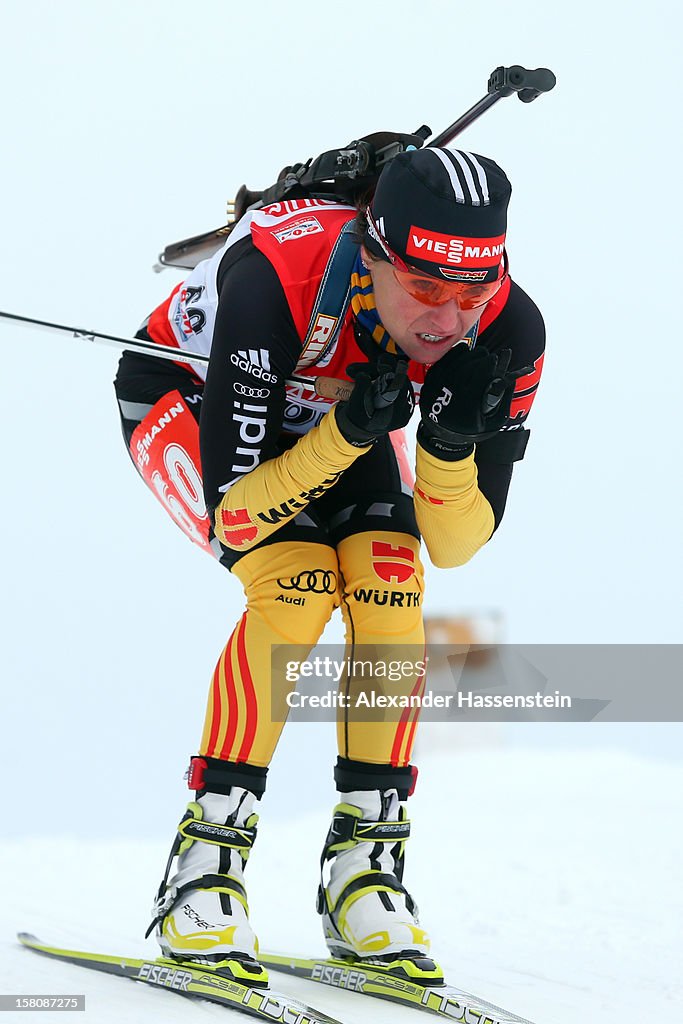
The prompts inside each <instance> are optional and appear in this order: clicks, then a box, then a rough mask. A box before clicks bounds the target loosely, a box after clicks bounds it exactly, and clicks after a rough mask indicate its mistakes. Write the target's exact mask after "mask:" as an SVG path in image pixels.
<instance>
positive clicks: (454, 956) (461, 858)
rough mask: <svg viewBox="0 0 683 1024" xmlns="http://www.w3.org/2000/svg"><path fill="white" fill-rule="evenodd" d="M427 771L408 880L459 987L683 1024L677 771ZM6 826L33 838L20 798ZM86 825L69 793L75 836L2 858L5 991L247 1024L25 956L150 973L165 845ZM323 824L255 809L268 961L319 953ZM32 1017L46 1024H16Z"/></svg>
mask: <svg viewBox="0 0 683 1024" xmlns="http://www.w3.org/2000/svg"><path fill="white" fill-rule="evenodd" d="M421 763H422V767H421V774H420V784H419V787H418V792H417V793H416V795H415V796H414V797H413V799H412V801H411V805H410V809H411V817H412V819H413V821H414V838H413V839H411V842H410V846H409V850H408V860H407V869H406V882H407V884H408V887H409V888H410V889H411V890H412V891H413V893H414V895H415V896H416V898H417V899H418V902H419V904H420V907H421V913H422V921H423V923H424V924H425V925H426V926H427V927H428V928H429V929H430V932H431V934H432V939H433V949H434V951H435V953H436V954H437V955H438V957H439V959H440V960H441V962H442V963H443V965H444V967H445V968H446V972H447V975H448V977H449V979H450V980H451V982H452V983H453V984H456V985H459V986H460V987H462V988H464V989H466V990H468V991H471V992H475V993H479V994H481V996H482V997H484V998H488V999H489V1000H491V1001H492V1002H494V1003H498V1004H499V1005H501V1006H503V1007H506V1008H508V1009H509V1010H512V1011H513V1012H516V1013H518V1014H520V1015H522V1016H526V1017H528V1018H530V1020H532V1021H534V1022H537V1024H575V1022H577V1021H582V1022H591V1024H592V1022H601V1024H602V1022H604V1024H610V1022H615V1024H616V1022H619V1024H631V1022H636V1021H645V1020H648V1021H649V1020H653V1021H654V1020H657V1021H674V1020H681V1019H683V1016H682V1015H683V998H682V997H683V985H682V984H681V978H680V965H681V920H683V892H682V889H681V873H680V852H679V851H680V841H681V822H682V821H683V813H682V812H683V806H681V805H682V804H683V797H682V794H683V765H681V764H680V763H672V762H668V763H667V762H660V761H658V760H656V759H647V758H643V757H640V756H635V755H630V754H627V753H624V752H620V751H614V750H608V749H606V750H604V751H599V752H596V751H566V750H565V751H561V752H548V751H525V750H514V749H511V750H510V749H508V750H505V749H488V750H484V749H475V750H471V751H467V752H462V753H459V754H457V755H451V754H448V753H446V752H443V751H439V752H437V753H435V754H433V755H432V756H431V757H429V756H423V757H422V758H421ZM445 792H447V793H448V798H447V799H444V793H445ZM129 805H130V812H131V815H132V816H133V818H138V817H140V816H143V815H144V812H145V808H144V800H143V797H142V795H140V796H139V797H136V796H135V795H131V796H130V798H129ZM178 810H179V812H180V810H181V808H179V809H178ZM6 813H17V814H22V815H29V816H32V815H35V820H36V824H37V825H38V823H39V820H40V807H39V803H31V804H29V803H27V802H25V801H23V799H22V798H21V796H20V795H19V797H18V799H17V804H16V807H15V808H12V809H8V810H6ZM81 813H82V812H81V809H80V808H79V805H78V794H77V792H76V793H74V794H73V795H72V797H71V798H67V797H66V794H65V805H64V831H65V838H54V837H50V838H44V837H40V836H39V835H37V836H36V838H34V839H30V840H28V839H22V840H16V841H11V840H10V841H5V843H4V844H3V845H2V846H1V847H0V869H1V870H2V878H3V887H2V900H1V903H0V946H1V950H2V955H1V957H0V992H3V993H29V992H33V993H43V994H74V993H80V992H82V993H85V996H86V1015H87V1016H85V1020H86V1021H90V1022H93V1024H100V1022H102V1024H109V1022H116V1024H120V1022H121V1021H123V1020H125V1021H133V1022H137V1021H181V1020H182V1021H184V1022H192V1021H201V1020H210V1019H213V1018H215V1019H216V1020H220V1019H222V1020H228V1019H233V1018H234V1019H235V1020H237V1019H241V1020H245V1019H247V1018H244V1017H243V1016H242V1015H239V1014H236V1013H234V1012H233V1011H231V1010H225V1009H223V1008H221V1007H216V1006H211V1005H210V1004H208V1003H195V1002H193V1003H188V1002H187V1001H186V1000H182V999H178V998H177V996H174V995H172V994H170V993H165V992H162V991H159V990H154V989H151V988H147V987H145V986H143V985H134V984H133V983H132V982H129V981H126V980H123V979H117V978H110V977H107V976H105V975H98V974H94V973H91V972H89V971H85V970H83V969H81V968H78V967H74V966H71V965H63V964H58V963H56V962H53V961H50V960H47V959H45V958H43V957H38V956H36V955H35V954H34V953H31V952H30V951H27V950H24V949H22V948H20V947H19V946H18V945H17V944H16V940H15V933H16V932H17V931H20V930H26V931H33V932H34V933H35V934H37V935H38V937H39V938H41V939H43V940H44V941H46V942H54V943H55V944H59V943H61V944H64V945H66V946H71V948H76V949H77V948H83V949H93V950H95V949H96V950H99V951H101V952H107V953H120V954H126V955H131V956H135V955H138V956H150V955H155V954H154V949H155V947H154V943H153V942H152V941H151V940H150V941H148V942H145V940H144V939H143V938H142V935H143V933H144V930H145V928H146V925H147V923H148V918H147V912H148V907H149V905H150V903H151V897H152V894H153V891H154V889H155V887H156V885H157V884H158V881H159V877H160V874H161V871H162V868H163V865H164V863H165V859H166V855H167V852H168V847H169V844H170V841H171V832H172V827H169V833H168V835H164V836H160V837H159V838H158V841H157V840H155V841H153V842H150V841H144V842H143V841H135V840H134V839H129V838H128V839H120V840H115V841H102V840H98V841H90V842H89V841H86V840H83V839H75V838H68V837H67V836H66V833H68V831H69V827H70V818H71V819H72V820H74V819H73V818H72V816H77V815H80V814H81ZM86 814H87V812H86ZM327 817H328V815H327V813H326V812H325V813H323V812H319V811H316V812H314V813H310V812H309V813H307V814H306V815H305V816H301V817H296V818H293V819H291V820H290V821H283V820H282V819H280V818H279V817H278V818H269V814H268V807H267V798H266V800H265V801H264V802H263V805H262V818H261V828H260V834H259V840H258V843H257V846H256V848H255V851H254V854H253V856H252V859H251V861H250V864H249V875H248V880H249V883H250V904H251V908H252V919H253V922H254V924H255V926H256V929H257V932H258V934H259V935H260V938H261V943H262V946H263V948H269V949H274V950H277V951H287V950H289V951H293V952H302V953H309V954H314V953H315V952H316V951H318V952H322V951H323V946H322V941H321V937H320V932H319V923H318V918H317V915H316V914H315V911H314V906H313V904H314V894H315V889H316V884H317V862H318V852H319V849H320V846H321V843H322V840H323V837H324V835H325V832H326V829H327V825H328V820H327ZM82 825H83V822H82V820H81V823H80V827H81V828H82ZM169 826H171V823H169ZM272 981H273V987H278V988H280V989H281V990H283V991H288V992H290V993H291V994H293V995H297V996H298V997H299V998H301V999H304V1000H309V1001H310V1002H312V1003H313V1004H314V1005H317V1006H318V1007H319V1008H320V1009H322V1010H327V1011H328V1012H329V1013H331V1014H332V1015H333V1016H338V1017H339V1018H340V1019H342V1020H343V1021H349V1022H351V1021H354V1022H359V1024H364V1022H370V1021H372V1022H373V1024H385V1022H387V1024H388V1022H389V1021H392V1022H398V1024H403V1022H406V1024H407V1022H408V1021H409V1020H412V1021H413V1024H416V1021H417V1020H425V1021H426V1020H427V1019H429V1018H427V1017H426V1016H425V1017H418V1016H417V1015H416V1011H411V1010H405V1009H403V1008H399V1007H394V1006H393V1005H392V1004H389V1003H382V1002H380V1001H377V1000H373V1001H370V1000H364V999H363V998H362V997H360V996H355V995H353V994H352V993H347V992H339V991H336V990H334V989H330V988H327V987H324V986H320V985H314V984H312V983H308V982H304V981H301V980H298V979H293V978H287V977H285V976H284V975H282V976H281V975H276V974H273V976H272ZM34 1017H35V1018H36V1019H37V1020H40V1021H41V1022H42V1024H45V1022H46V1020H47V1019H49V1015H46V1013H44V1012H41V1013H40V1014H37V1013H35V1012H33V1013H32V1012H24V1013H22V1016H21V1018H20V1019H21V1020H31V1019H32V1018H34ZM10 1019H12V1018H11V1017H10ZM79 1019H80V1018H79Z"/></svg>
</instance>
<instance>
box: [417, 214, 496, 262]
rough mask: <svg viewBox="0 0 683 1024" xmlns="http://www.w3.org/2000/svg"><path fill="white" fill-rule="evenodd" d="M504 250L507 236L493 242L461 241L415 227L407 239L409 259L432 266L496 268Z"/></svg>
mask: <svg viewBox="0 0 683 1024" xmlns="http://www.w3.org/2000/svg"><path fill="white" fill-rule="evenodd" d="M504 249H505V235H496V236H495V237H494V238H459V237H455V236H453V235H444V234H441V233H440V232H438V231H427V230H426V229H425V228H418V227H415V225H414V224H413V225H412V226H411V228H410V233H409V235H408V245H407V247H406V252H407V254H408V256H413V257H417V259H420V260H427V261H428V262H429V263H450V264H453V263H456V264H457V263H466V264H467V266H468V267H497V266H498V264H499V263H500V260H501V256H502V255H503V251H504Z"/></svg>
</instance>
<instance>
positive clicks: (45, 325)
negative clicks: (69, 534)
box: [0, 311, 354, 401]
mask: <svg viewBox="0 0 683 1024" xmlns="http://www.w3.org/2000/svg"><path fill="white" fill-rule="evenodd" d="M0 319H1V320H4V321H7V322H9V321H11V322H12V323H17V324H20V325H21V326H22V327H39V328H41V329H42V330H44V331H52V332H53V333H55V334H70V335H71V336H72V337H74V338H84V339H85V340H86V341H93V342H95V341H100V342H104V343H105V344H107V345H114V346H116V347H118V348H122V349H124V350H125V351H128V352H139V353H140V354H141V355H148V356H155V357H157V358H160V359H169V360H171V361H172V362H174V363H199V364H201V365H202V366H208V363H209V357H208V356H207V355H204V353H203V352H185V351H184V350H183V349H181V348H171V347H170V346H168V345H160V344H158V343H157V342H156V341H145V339H144V338H121V337H119V336H118V335H116V334H103V333H102V332H101V331H86V330H84V329H82V328H80V327H68V326H67V325H66V324H56V323H52V322H51V321H49V320H35V319H34V318H33V317H29V316H18V315H17V314H16V313H3V312H2V311H0ZM285 383H286V384H289V385H290V387H300V388H303V389H304V390H305V391H312V392H314V393H315V394H316V395H318V397H319V398H332V399H334V400H335V401H345V400H346V399H347V398H348V397H349V395H350V394H351V392H352V391H353V387H354V385H353V381H348V380H341V379H340V378H338V377H304V376H300V375H299V374H292V376H291V377H288V378H287V380H286V381H285Z"/></svg>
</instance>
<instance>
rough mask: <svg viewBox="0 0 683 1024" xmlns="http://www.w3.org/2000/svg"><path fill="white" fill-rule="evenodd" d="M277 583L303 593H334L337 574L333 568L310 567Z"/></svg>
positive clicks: (287, 588)
mask: <svg viewBox="0 0 683 1024" xmlns="http://www.w3.org/2000/svg"><path fill="white" fill-rule="evenodd" d="M277 583H278V586H279V587H282V589H283V590H298V591H299V592H300V593H302V594H306V593H309V594H334V592H335V591H336V589H337V574H336V573H335V572H332V570H331V569H310V570H309V571H308V572H300V573H299V575H298V576H291V577H290V578H289V579H288V580H278V581H277Z"/></svg>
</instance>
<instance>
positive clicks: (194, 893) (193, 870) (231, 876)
mask: <svg viewBox="0 0 683 1024" xmlns="http://www.w3.org/2000/svg"><path fill="white" fill-rule="evenodd" d="M255 801H256V797H255V795H254V794H253V793H251V792H249V790H246V789H241V788H240V787H238V786H232V787H230V789H229V793H227V794H223V793H208V792H204V793H203V794H202V795H201V796H198V798H197V799H196V800H195V801H193V802H192V803H191V804H189V806H188V809H187V813H186V815H185V816H184V818H183V819H182V821H181V822H180V824H179V826H178V834H177V836H176V839H175V841H174V843H173V847H172V849H171V854H170V856H169V859H168V863H167V865H166V873H165V875H164V878H163V881H162V883H161V885H160V887H159V892H158V894H157V898H156V901H155V904H154V908H153V913H154V920H153V922H152V924H151V925H150V928H149V930H148V932H147V934H148V935H149V934H150V933H151V931H152V930H153V929H154V928H156V936H157V940H158V942H159V945H160V946H161V949H162V952H163V954H164V955H165V956H168V957H172V958H174V959H177V960H185V961H187V962H188V963H190V962H191V963H192V964H202V965H204V966H205V967H209V968H211V969H213V970H215V971H217V972H219V973H221V974H223V975H226V976H228V977H230V978H232V979H234V980H235V981H239V982H241V983H242V984H248V985H252V986H261V985H267V983H268V974H267V972H266V970H265V969H264V968H263V967H262V966H261V964H260V963H259V962H258V959H257V956H258V940H257V938H256V936H255V935H254V932H253V931H252V928H251V925H250V923H249V908H248V905H247V894H246V891H245V888H244V875H243V869H244V865H245V864H246V861H247V858H248V856H249V852H250V850H251V847H252V846H253V843H254V840H255V838H256V822H257V821H258V815H257V814H255V813H254V812H253V807H254V803H255ZM176 858H177V865H176V872H175V874H174V875H173V877H172V878H170V879H169V875H170V872H171V868H172V865H173V862H174V860H175V859H176Z"/></svg>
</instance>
